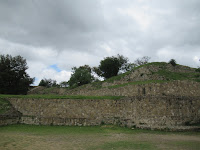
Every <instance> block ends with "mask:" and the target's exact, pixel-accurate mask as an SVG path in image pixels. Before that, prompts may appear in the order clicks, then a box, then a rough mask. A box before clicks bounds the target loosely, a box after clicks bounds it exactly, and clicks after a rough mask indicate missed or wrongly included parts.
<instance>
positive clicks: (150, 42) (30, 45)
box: [0, 0, 200, 85]
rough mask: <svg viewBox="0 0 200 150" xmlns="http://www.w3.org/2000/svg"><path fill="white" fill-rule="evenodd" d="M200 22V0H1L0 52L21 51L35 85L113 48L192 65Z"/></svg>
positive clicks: (60, 77)
mask: <svg viewBox="0 0 200 150" xmlns="http://www.w3.org/2000/svg"><path fill="white" fill-rule="evenodd" d="M199 28H200V0H57V1H55V0H0V54H1V55H2V54H3V55H4V54H10V55H12V56H17V55H21V56H22V57H24V58H25V59H26V61H27V65H28V67H29V69H28V70H27V73H28V74H29V75H30V76H31V77H35V82H34V85H38V83H39V82H40V80H41V79H43V78H46V79H49V78H51V79H54V80H56V81H57V82H58V83H60V82H61V81H68V80H69V78H70V75H71V68H72V67H75V66H76V67H79V66H82V65H85V64H87V65H90V66H91V67H94V66H98V65H99V63H100V61H101V60H102V59H104V58H105V57H109V56H116V55H117V54H121V55H123V56H125V57H128V58H129V60H130V62H134V60H136V59H137V58H141V57H143V56H149V57H151V60H150V61H152V62H155V61H156V62H158V61H159V62H161V61H165V62H168V61H169V60H170V59H172V58H173V59H175V60H176V61H177V63H178V64H182V65H187V66H190V67H195V68H196V67H198V66H200V61H199V60H200V29H199Z"/></svg>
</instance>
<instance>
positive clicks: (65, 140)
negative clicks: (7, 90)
mask: <svg viewBox="0 0 200 150" xmlns="http://www.w3.org/2000/svg"><path fill="white" fill-rule="evenodd" d="M199 147H200V133H199V132H164V131H149V130H141V129H134V130H133V129H129V128H122V127H118V126H113V125H104V126H92V127H78V126H35V125H9V126H2V127H0V149H2V150H3V149H7V150H12V149H15V150H21V149H35V150H40V149H42V150H43V149H44V150H45V149H50V150H51V149H52V150H53V149H57V150H60V149H61V150H64V149H67V150H68V149H69V150H71V149H80V150H81V149H86V150H94V149H95V150H96V149H97V150H110V149H116V150H124V149H125V150H126V149H127V150H129V149H131V150H132V149H136V150H162V149H170V150H177V149H180V150H181V149H183V150H191V149H192V150H198V149H199Z"/></svg>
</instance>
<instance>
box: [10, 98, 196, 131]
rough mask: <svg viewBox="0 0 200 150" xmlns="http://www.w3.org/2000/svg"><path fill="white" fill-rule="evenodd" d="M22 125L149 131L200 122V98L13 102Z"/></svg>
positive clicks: (18, 100)
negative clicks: (115, 126)
mask: <svg viewBox="0 0 200 150" xmlns="http://www.w3.org/2000/svg"><path fill="white" fill-rule="evenodd" d="M9 101H10V102H11V104H12V105H13V106H14V107H15V109H17V110H18V111H19V112H21V113H22V114H23V116H22V117H21V121H20V122H21V123H24V124H36V125H39V124H42V125H84V126H90V125H100V124H102V123H105V124H119V125H122V126H129V127H131V126H136V127H141V128H142V127H148V128H162V127H170V126H180V125H185V124H188V123H196V122H199V121H200V99H199V97H173V96H159V97H156V96H143V97H141V96H140V97H137V96H136V97H126V98H124V99H120V100H108V99H107V100H77V99H48V100H47V99H14V98H12V99H10V100H9Z"/></svg>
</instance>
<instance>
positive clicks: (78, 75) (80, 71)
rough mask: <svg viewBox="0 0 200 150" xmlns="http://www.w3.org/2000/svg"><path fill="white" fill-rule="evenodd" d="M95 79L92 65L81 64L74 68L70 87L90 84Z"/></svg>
mask: <svg viewBox="0 0 200 150" xmlns="http://www.w3.org/2000/svg"><path fill="white" fill-rule="evenodd" d="M92 81H94V76H93V75H92V70H91V68H90V66H88V65H85V66H80V67H79V68H76V67H73V68H72V75H71V77H70V80H69V81H68V83H69V86H70V87H77V86H81V85H84V84H88V83H91V82H92Z"/></svg>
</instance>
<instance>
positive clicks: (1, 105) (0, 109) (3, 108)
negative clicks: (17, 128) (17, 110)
mask: <svg viewBox="0 0 200 150" xmlns="http://www.w3.org/2000/svg"><path fill="white" fill-rule="evenodd" d="M10 107H11V104H10V102H9V101H8V100H6V99H5V98H0V114H4V113H5V112H7V111H8V110H9V109H10Z"/></svg>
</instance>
